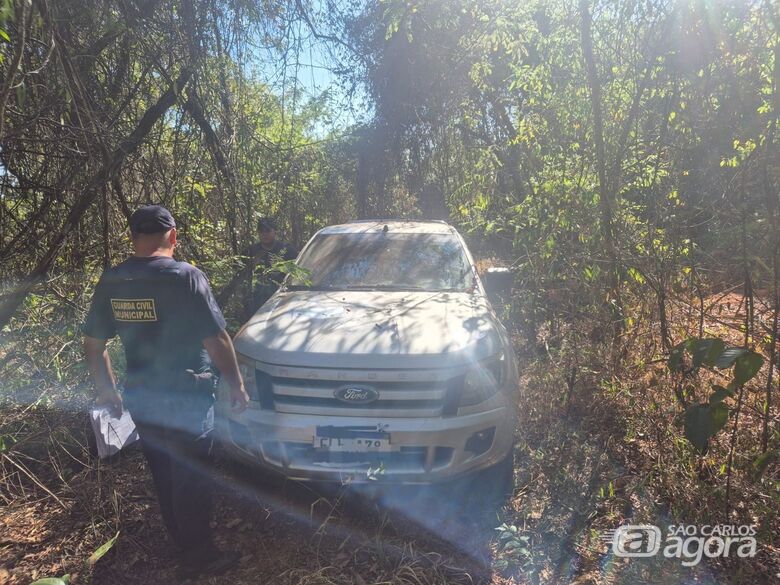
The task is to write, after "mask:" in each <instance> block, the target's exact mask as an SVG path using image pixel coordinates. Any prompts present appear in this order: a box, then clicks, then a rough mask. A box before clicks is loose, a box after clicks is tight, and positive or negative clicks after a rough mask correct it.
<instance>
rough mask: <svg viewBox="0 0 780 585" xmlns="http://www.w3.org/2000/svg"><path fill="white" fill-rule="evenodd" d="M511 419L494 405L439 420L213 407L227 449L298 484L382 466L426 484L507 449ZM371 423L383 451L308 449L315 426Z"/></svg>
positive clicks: (384, 476) (346, 477) (390, 477)
mask: <svg viewBox="0 0 780 585" xmlns="http://www.w3.org/2000/svg"><path fill="white" fill-rule="evenodd" d="M515 421H516V419H515V416H514V415H513V413H512V411H511V409H510V408H508V407H506V406H501V407H497V408H492V409H490V410H487V411H484V412H479V413H475V414H467V415H463V416H451V417H441V418H360V419H358V420H356V418H355V417H333V416H315V415H301V414H282V413H278V412H274V411H268V410H261V409H259V407H257V406H256V403H252V407H250V408H249V409H248V410H246V411H244V412H243V413H241V414H238V415H236V414H234V413H231V412H229V411H228V410H227V408H226V407H225V406H224V404H219V405H218V416H217V433H218V436H219V438H220V440H221V441H222V443H223V445H224V446H225V448H226V449H227V450H228V452H229V453H230V454H231V455H232V456H234V457H237V458H239V459H242V460H244V461H246V462H248V463H250V464H255V465H260V466H262V467H265V468H268V469H273V470H275V471H277V472H280V473H282V474H284V475H285V476H287V477H288V478H290V479H295V480H299V481H315V480H316V481H339V482H344V481H361V480H366V479H368V475H369V470H376V469H377V468H382V470H383V471H382V472H381V475H380V476H379V477H377V479H380V480H381V481H382V482H383V483H384V482H390V483H405V484H430V483H436V482H438V481H442V480H446V479H452V478H455V477H458V476H461V475H466V474H468V473H471V472H475V471H478V470H480V469H484V468H487V467H490V466H492V465H494V464H496V463H498V462H500V461H501V460H503V459H504V458H505V457H506V456H508V454H509V452H510V451H511V449H512V443H513V434H514V430H515V428H514V427H515ZM356 425H359V426H360V427H361V428H366V427H375V428H377V429H379V430H381V432H382V433H383V434H386V436H387V437H388V438H389V442H390V447H389V449H390V450H389V451H385V452H361V453H344V452H332V451H329V450H328V449H322V448H317V447H315V438H316V437H317V434H318V430H317V429H318V427H323V426H327V427H329V428H340V429H354V428H355V427H356Z"/></svg>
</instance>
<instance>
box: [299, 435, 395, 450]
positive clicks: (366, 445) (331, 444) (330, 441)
mask: <svg viewBox="0 0 780 585" xmlns="http://www.w3.org/2000/svg"><path fill="white" fill-rule="evenodd" d="M314 447H315V448H316V449H323V450H326V451H331V452H335V453H386V452H389V451H390V439H385V438H381V439H380V438H368V437H354V438H344V437H314Z"/></svg>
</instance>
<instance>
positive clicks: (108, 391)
mask: <svg viewBox="0 0 780 585" xmlns="http://www.w3.org/2000/svg"><path fill="white" fill-rule="evenodd" d="M106 341H107V340H105V339H98V338H96V337H89V336H85V337H84V355H85V356H86V358H87V365H88V366H89V373H90V374H92V379H93V380H94V381H95V387H96V388H97V391H98V395H97V401H96V404H98V405H105V406H108V407H109V408H110V409H111V414H113V415H114V416H116V417H117V418H118V417H120V416H122V410H123V409H122V397H121V396H120V395H119V392H117V390H116V379H115V378H114V371H113V370H112V369H111V358H109V357H108V351H107V350H106Z"/></svg>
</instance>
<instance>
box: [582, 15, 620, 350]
mask: <svg viewBox="0 0 780 585" xmlns="http://www.w3.org/2000/svg"><path fill="white" fill-rule="evenodd" d="M579 5H580V13H581V18H582V21H581V28H580V33H581V38H582V54H583V57H584V58H585V66H586V69H587V76H588V86H589V89H590V101H591V108H592V110H593V140H594V143H595V146H596V168H597V171H598V178H599V186H598V187H599V210H600V214H601V226H600V229H601V234H602V238H603V240H604V251H605V253H606V255H607V261H608V262H609V277H608V281H607V291H606V292H607V302H608V303H609V304H610V307H611V310H612V314H613V324H612V325H613V332H614V336H615V338H617V336H618V335H619V334H620V332H621V331H622V328H623V303H622V300H621V298H620V278H619V274H618V268H619V264H618V257H617V249H616V247H615V232H614V225H613V223H614V221H613V215H614V202H613V200H612V192H611V189H610V186H609V184H608V182H607V162H606V153H605V151H604V121H603V119H602V115H601V83H600V81H599V78H598V66H597V63H596V55H595V54H594V51H593V36H592V33H591V25H592V22H591V15H590V10H589V9H588V0H580V4H579Z"/></svg>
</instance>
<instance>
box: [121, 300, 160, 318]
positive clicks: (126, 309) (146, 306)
mask: <svg viewBox="0 0 780 585" xmlns="http://www.w3.org/2000/svg"><path fill="white" fill-rule="evenodd" d="M111 310H112V311H113V312H114V319H116V320H117V321H126V322H131V323H143V322H147V323H148V322H151V321H157V309H156V307H155V306H154V299H111Z"/></svg>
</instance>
